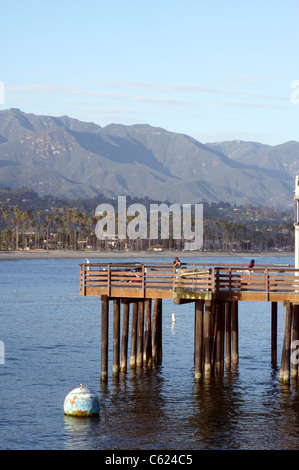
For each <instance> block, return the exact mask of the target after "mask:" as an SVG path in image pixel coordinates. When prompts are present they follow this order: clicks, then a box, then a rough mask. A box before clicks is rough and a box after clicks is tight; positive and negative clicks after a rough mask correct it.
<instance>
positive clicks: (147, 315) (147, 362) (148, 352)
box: [143, 299, 152, 369]
mask: <svg viewBox="0 0 299 470" xmlns="http://www.w3.org/2000/svg"><path fill="white" fill-rule="evenodd" d="M151 315H152V299H145V302H144V343H143V366H144V367H145V368H146V369H150V368H151V366H152V338H151V336H152V331H151Z"/></svg>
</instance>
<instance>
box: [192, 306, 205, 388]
mask: <svg viewBox="0 0 299 470" xmlns="http://www.w3.org/2000/svg"><path fill="white" fill-rule="evenodd" d="M203 315H204V302H203V300H196V301H195V319H194V323H195V326H194V329H195V344H194V379H195V382H199V381H200V380H201V379H202V375H203V370H202V363H203V318H204V316H203Z"/></svg>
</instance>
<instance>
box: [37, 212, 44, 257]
mask: <svg viewBox="0 0 299 470" xmlns="http://www.w3.org/2000/svg"><path fill="white" fill-rule="evenodd" d="M36 215H37V217H38V244H37V248H39V247H40V246H39V239H40V219H41V217H42V215H43V211H42V209H38V211H36Z"/></svg>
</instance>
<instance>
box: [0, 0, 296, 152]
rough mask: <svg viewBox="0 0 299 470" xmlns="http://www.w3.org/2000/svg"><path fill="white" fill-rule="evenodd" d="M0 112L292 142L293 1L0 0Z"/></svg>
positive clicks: (212, 138) (209, 137)
mask: <svg viewBox="0 0 299 470" xmlns="http://www.w3.org/2000/svg"><path fill="white" fill-rule="evenodd" d="M0 11H1V27H0V39H1V45H2V47H1V54H0V110H2V109H9V108H19V109H21V110H22V111H24V112H26V113H34V114H39V115H51V116H63V115H68V116H70V117H73V118H75V119H79V120H82V121H87V122H95V123H96V124H98V125H100V126H102V127H105V126H107V125H108V124H111V123H117V124H124V125H133V124H149V125H151V126H154V127H162V128H163V129H166V130H168V131H171V132H177V133H182V134H187V135H190V136H192V137H194V138H195V139H197V140H199V141H200V142H202V143H209V142H219V141H226V140H245V141H255V142H261V143H264V144H269V145H278V144H282V143H284V142H287V141H290V140H296V141H299V128H298V122H299V50H298V45H299V27H298V18H299V2H298V0H283V1H282V0H258V1H257V0H250V1H243V0H210V1H209V2H207V1H206V0H184V1H182V0H181V1H178V0H159V1H158V0H150V1H149V0H113V1H111V0H107V1H106V0H84V1H82V0H58V1H57V0H1V1H0Z"/></svg>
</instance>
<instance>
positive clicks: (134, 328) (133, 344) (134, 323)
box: [130, 301, 138, 369]
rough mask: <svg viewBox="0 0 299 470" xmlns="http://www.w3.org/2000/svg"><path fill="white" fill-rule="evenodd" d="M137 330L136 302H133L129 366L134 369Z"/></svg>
mask: <svg viewBox="0 0 299 470" xmlns="http://www.w3.org/2000/svg"><path fill="white" fill-rule="evenodd" d="M137 331H138V302H137V301H135V302H133V310H132V336H131V356H130V368H131V369H135V367H136V358H137Z"/></svg>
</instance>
